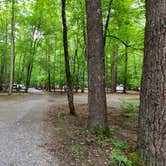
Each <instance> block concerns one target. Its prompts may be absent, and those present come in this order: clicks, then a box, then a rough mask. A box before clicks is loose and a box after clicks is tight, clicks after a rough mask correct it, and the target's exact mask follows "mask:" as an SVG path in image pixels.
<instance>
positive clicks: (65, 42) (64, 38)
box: [62, 0, 76, 115]
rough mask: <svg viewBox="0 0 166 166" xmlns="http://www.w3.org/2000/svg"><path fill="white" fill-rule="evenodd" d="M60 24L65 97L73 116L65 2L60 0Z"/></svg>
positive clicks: (74, 112)
mask: <svg viewBox="0 0 166 166" xmlns="http://www.w3.org/2000/svg"><path fill="white" fill-rule="evenodd" d="M62 23H63V46H64V55H65V69H66V70H65V72H66V80H67V97H68V104H69V109H70V114H72V115H75V114H76V111H75V108H74V101H73V100H74V99H73V86H72V80H71V74H70V65H69V53H68V39H67V25H66V0H62Z"/></svg>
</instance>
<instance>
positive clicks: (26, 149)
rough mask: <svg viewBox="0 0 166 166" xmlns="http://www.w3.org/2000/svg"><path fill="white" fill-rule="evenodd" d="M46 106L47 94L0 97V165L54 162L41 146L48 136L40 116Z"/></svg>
mask: <svg viewBox="0 0 166 166" xmlns="http://www.w3.org/2000/svg"><path fill="white" fill-rule="evenodd" d="M38 94H39V93H38ZM1 98H2V100H1ZM48 107H49V96H48V95H43V94H40V95H33V94H31V95H25V96H17V97H16V96H14V97H8V96H5V100H4V96H3V97H0V166H57V165H58V160H57V159H56V158H55V157H53V155H51V154H50V153H49V152H48V151H47V150H46V149H45V148H43V145H44V144H47V143H48V142H49V139H50V137H51V131H50V129H49V128H48V126H47V123H46V121H45V119H44V118H45V116H46V113H47V109H48Z"/></svg>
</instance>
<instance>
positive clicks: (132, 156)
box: [128, 151, 141, 166]
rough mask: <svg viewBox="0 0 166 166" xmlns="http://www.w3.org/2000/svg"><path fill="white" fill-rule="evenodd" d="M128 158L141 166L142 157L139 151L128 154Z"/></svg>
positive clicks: (135, 165) (137, 165)
mask: <svg viewBox="0 0 166 166" xmlns="http://www.w3.org/2000/svg"><path fill="white" fill-rule="evenodd" d="M128 158H129V159H130V160H131V161H132V163H133V165H134V166H141V157H140V153H139V152H137V151H136V152H132V153H129V154H128Z"/></svg>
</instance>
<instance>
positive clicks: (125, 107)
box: [120, 100, 138, 116]
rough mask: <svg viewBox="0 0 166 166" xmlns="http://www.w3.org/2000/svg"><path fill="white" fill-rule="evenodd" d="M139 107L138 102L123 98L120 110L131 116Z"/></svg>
mask: <svg viewBox="0 0 166 166" xmlns="http://www.w3.org/2000/svg"><path fill="white" fill-rule="evenodd" d="M137 108H138V104H137V103H136V102H133V101H126V100H123V101H122V104H121V106H120V110H122V111H123V113H125V115H128V116H130V114H133V113H135V112H136V110H137Z"/></svg>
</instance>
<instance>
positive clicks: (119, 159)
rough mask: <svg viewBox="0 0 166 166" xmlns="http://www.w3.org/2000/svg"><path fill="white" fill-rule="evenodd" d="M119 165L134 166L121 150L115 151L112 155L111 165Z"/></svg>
mask: <svg viewBox="0 0 166 166" xmlns="http://www.w3.org/2000/svg"><path fill="white" fill-rule="evenodd" d="M116 163H117V164H118V165H119V166H132V162H131V161H130V160H129V159H128V158H127V156H126V155H124V154H123V153H122V151H121V150H120V149H113V150H112V152H111V154H110V159H109V164H110V165H112V164H116Z"/></svg>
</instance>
